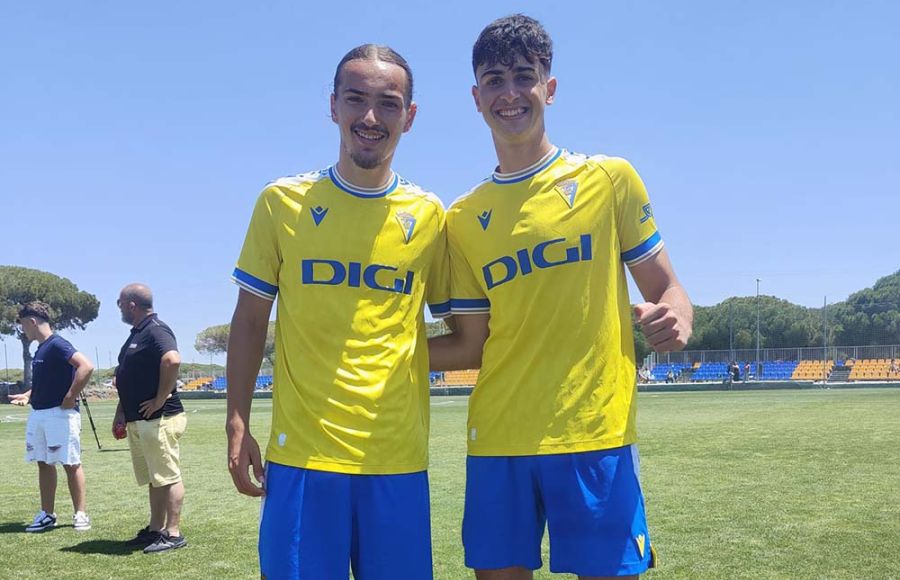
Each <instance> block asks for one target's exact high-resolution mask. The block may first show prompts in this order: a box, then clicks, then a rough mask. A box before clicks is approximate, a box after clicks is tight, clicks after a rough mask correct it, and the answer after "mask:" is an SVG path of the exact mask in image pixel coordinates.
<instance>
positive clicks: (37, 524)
mask: <svg viewBox="0 0 900 580" xmlns="http://www.w3.org/2000/svg"><path fill="white" fill-rule="evenodd" d="M54 527H56V514H48V513H47V512H45V511H44V510H41V511H39V512H38V514H37V515H36V516H34V521H33V522H31V525H29V526H28V527H26V528H25V531H26V532H43V531H44V530H49V529H50V528H54Z"/></svg>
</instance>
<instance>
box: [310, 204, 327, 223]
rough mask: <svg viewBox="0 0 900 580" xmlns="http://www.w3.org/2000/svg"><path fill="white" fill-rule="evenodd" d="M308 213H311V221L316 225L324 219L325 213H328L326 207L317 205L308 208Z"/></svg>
mask: <svg viewBox="0 0 900 580" xmlns="http://www.w3.org/2000/svg"><path fill="white" fill-rule="evenodd" d="M309 213H311V214H312V218H313V221H314V222H316V226H318V225H319V224H320V223H322V220H323V219H325V214H327V213H328V208H327V207H322V206H321V205H317V206H316V207H311V208H309Z"/></svg>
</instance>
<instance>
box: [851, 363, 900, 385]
mask: <svg viewBox="0 0 900 580" xmlns="http://www.w3.org/2000/svg"><path fill="white" fill-rule="evenodd" d="M896 364H897V363H895V366H896ZM850 380H851V381H897V380H900V372H897V371H894V372H891V360H890V359H885V358H880V359H862V360H858V361H856V364H854V365H853V369H852V370H851V371H850Z"/></svg>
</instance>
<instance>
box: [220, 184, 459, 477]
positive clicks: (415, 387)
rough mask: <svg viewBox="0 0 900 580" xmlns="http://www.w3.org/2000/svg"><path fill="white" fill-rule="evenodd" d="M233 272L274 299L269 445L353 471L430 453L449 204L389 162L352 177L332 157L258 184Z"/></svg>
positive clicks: (315, 464)
mask: <svg viewBox="0 0 900 580" xmlns="http://www.w3.org/2000/svg"><path fill="white" fill-rule="evenodd" d="M233 278H234V280H235V282H236V283H237V284H238V285H239V286H240V287H241V288H242V289H243V290H245V291H247V292H251V293H253V294H256V295H257V296H261V297H263V298H267V299H270V300H274V299H275V297H276V295H277V297H278V303H277V310H276V312H277V313H276V326H275V370H274V389H273V390H274V401H273V412H272V431H271V438H270V440H269V446H268V449H267V451H266V459H267V460H269V461H274V462H275V463H281V464H285V465H293V466H296V467H304V468H308V469H317V470H322V471H333V472H338V473H358V474H394V473H411V472H416V471H422V470H424V469H426V468H427V463H428V420H429V417H428V411H429V402H428V388H429V385H428V350H427V343H426V339H425V321H424V303H425V302H427V303H428V305H429V307H430V309H431V313H432V315H433V316H435V317H437V318H441V317H444V316H447V315H449V310H450V305H449V269H448V258H447V249H446V228H445V215H444V209H443V206H442V204H441V202H440V200H439V199H438V198H437V197H436V196H435V195H433V194H431V193H428V192H426V191H424V190H422V189H420V188H419V187H417V186H415V185H413V184H411V183H409V182H408V181H405V180H403V179H401V178H400V177H398V176H396V175H394V176H393V178H392V179H391V181H390V182H389V184H388V185H387V186H386V187H384V188H380V189H361V188H358V187H355V186H353V185H351V184H350V183H348V182H347V181H346V180H345V179H343V178H342V177H341V176H340V174H339V173H338V172H337V169H336V167H334V166H332V167H330V168H328V169H325V170H322V171H316V172H312V173H307V174H303V175H298V176H296V177H288V178H283V179H279V180H277V181H275V182H273V183H271V184H270V185H269V186H267V187H266V188H265V189H264V190H263V192H262V194H261V195H260V196H259V199H258V200H257V202H256V207H255V209H254V211H253V217H252V218H251V221H250V226H249V229H248V231H247V237H246V239H245V241H244V247H243V250H242V251H241V255H240V259H239V260H238V263H237V268H236V269H235V270H234V275H233Z"/></svg>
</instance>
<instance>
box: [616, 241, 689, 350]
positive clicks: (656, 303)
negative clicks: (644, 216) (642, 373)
mask: <svg viewBox="0 0 900 580" xmlns="http://www.w3.org/2000/svg"><path fill="white" fill-rule="evenodd" d="M630 270H631V275H632V276H633V277H634V281H635V283H637V285H638V288H639V289H640V291H641V294H642V295H643V297H644V300H646V302H643V303H641V304H636V305H635V307H634V314H635V318H636V319H637V322H638V324H640V326H641V330H642V331H643V333H644V337H645V338H646V339H647V342H648V343H650V346H651V348H653V350H655V351H656V352H671V351H677V350H682V349H683V348H684V347H685V345H687V343H688V340H690V338H691V333H692V332H693V324H694V307H693V306H692V305H691V300H690V298H688V295H687V292H686V291H685V290H684V288H683V287H682V286H681V283H680V282H679V281H678V277H677V276H675V270H674V269H673V268H672V262H671V261H670V260H669V255H668V253H667V252H666V250H665V248H663V249H661V250H660V251H659V252H657V253H656V254H655V255H653V256H652V257H651V258H648V259H647V260H644V261H642V262H640V263H638V264H635V265H633V266H630Z"/></svg>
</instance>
